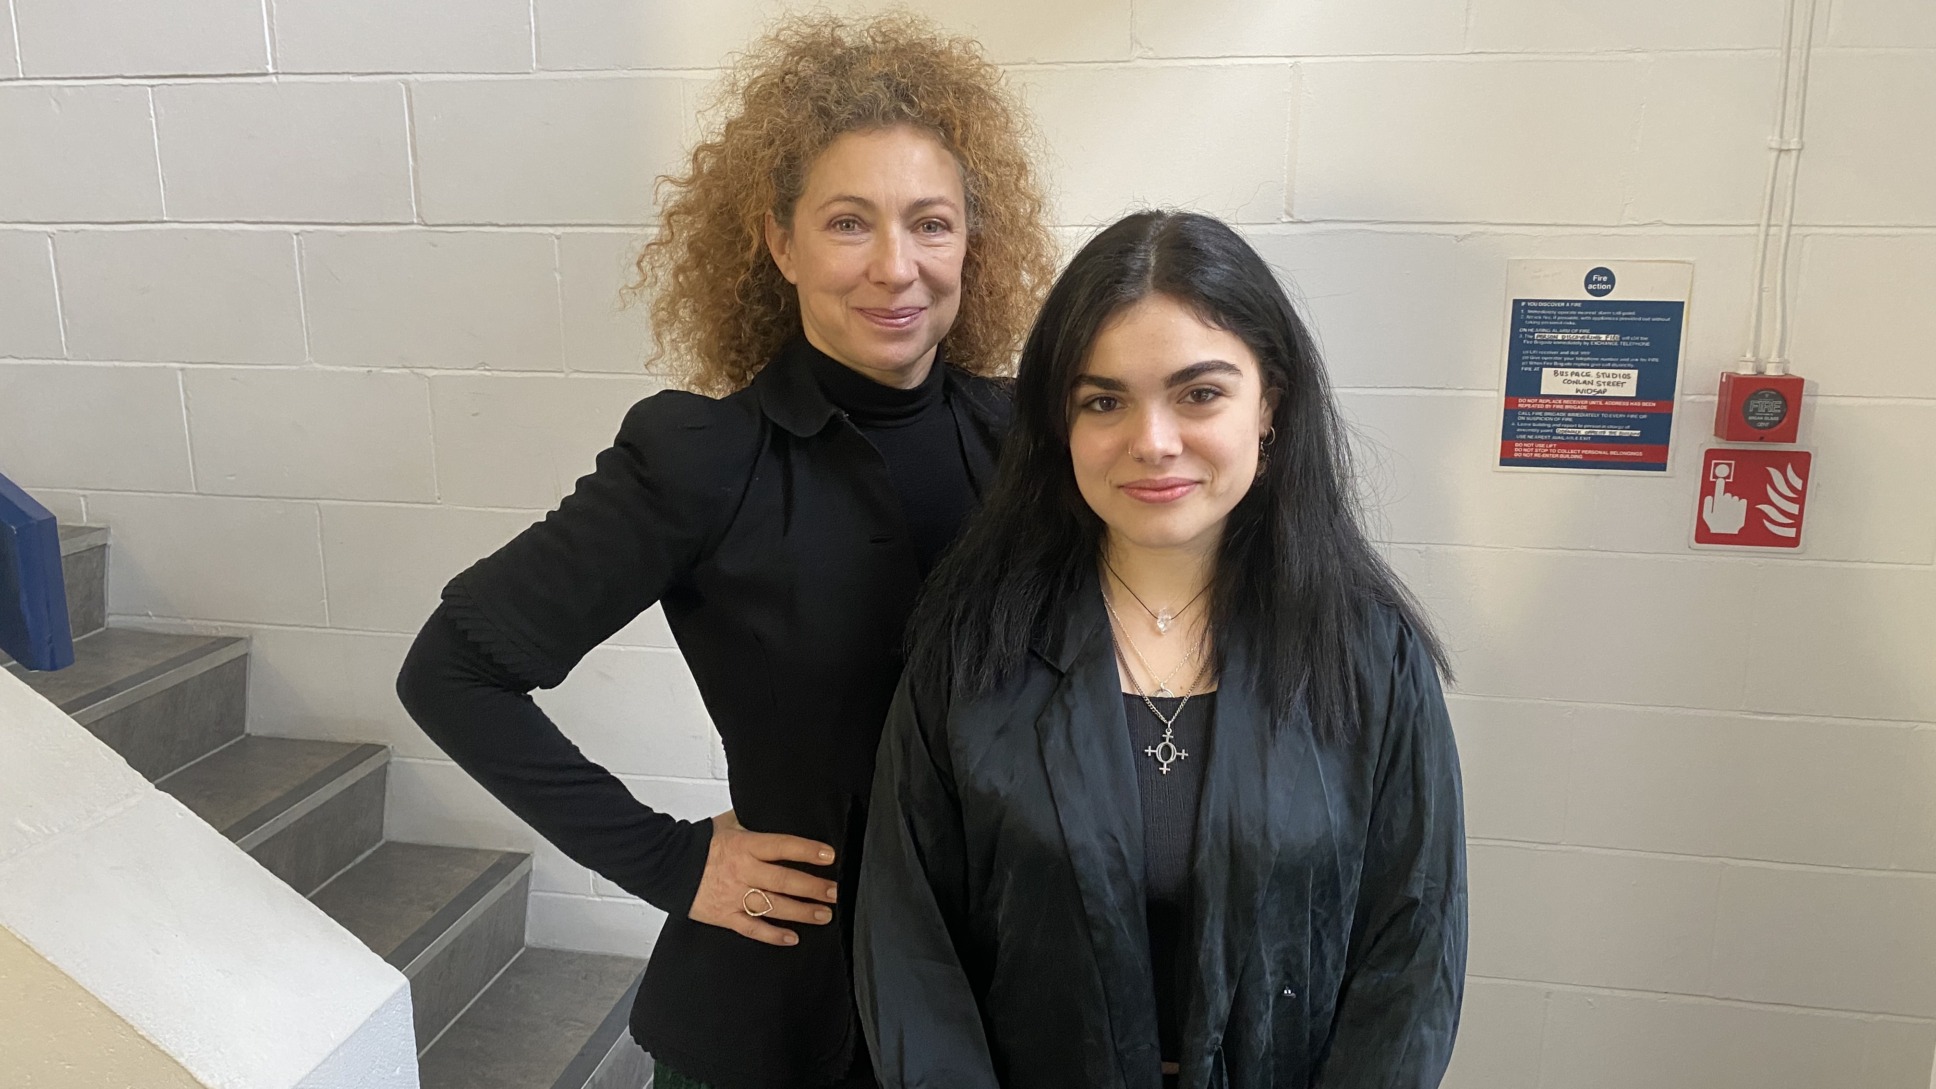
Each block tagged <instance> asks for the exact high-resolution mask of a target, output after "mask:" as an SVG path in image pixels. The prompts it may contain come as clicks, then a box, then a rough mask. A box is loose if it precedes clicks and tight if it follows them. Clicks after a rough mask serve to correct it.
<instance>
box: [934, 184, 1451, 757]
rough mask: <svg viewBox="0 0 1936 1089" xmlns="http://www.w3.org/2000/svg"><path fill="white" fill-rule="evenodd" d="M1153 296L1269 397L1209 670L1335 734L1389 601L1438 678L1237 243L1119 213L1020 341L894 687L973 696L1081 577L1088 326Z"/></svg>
mask: <svg viewBox="0 0 1936 1089" xmlns="http://www.w3.org/2000/svg"><path fill="white" fill-rule="evenodd" d="M1152 295H1163V296H1166V297H1168V298H1171V299H1174V300H1176V301H1178V302H1180V303H1183V304H1184V305H1185V306H1187V307H1189V308H1190V309H1191V310H1192V311H1193V312H1195V314H1196V315H1197V316H1198V317H1199V318H1200V319H1201V320H1203V321H1204V322H1205V323H1207V324H1210V325H1214V326H1216V327H1217V328H1219V329H1222V330H1224V331H1226V332H1229V333H1231V334H1233V335H1235V336H1236V337H1237V338H1238V339H1240V340H1242V341H1243V342H1244V343H1245V344H1246V345H1247V346H1249V348H1250V350H1251V352H1252V353H1253V354H1254V355H1256V357H1257V360H1258V362H1259V363H1260V364H1262V367H1263V382H1264V388H1265V389H1266V390H1267V391H1270V392H1271V393H1272V394H1274V396H1275V399H1276V408H1275V410H1274V412H1273V413H1272V417H1271V425H1272V426H1273V427H1275V428H1276V439H1275V441H1274V442H1273V443H1272V444H1271V446H1270V447H1269V450H1268V454H1269V457H1268V459H1267V463H1266V464H1265V466H1264V467H1263V470H1262V476H1261V477H1260V478H1259V479H1258V481H1257V483H1256V484H1255V485H1254V486H1253V487H1252V488H1251V489H1250V491H1249V492H1248V493H1247V494H1246V495H1245V496H1244V497H1243V498H1242V499H1241V500H1239V501H1238V503H1237V506H1236V508H1235V509H1234V510H1232V511H1231V513H1230V517H1229V520H1228V521H1227V522H1226V523H1225V527H1224V533H1223V538H1222V541H1221V543H1220V545H1219V547H1218V554H1217V562H1216V573H1215V575H1214V581H1213V583H1212V591H1211V594H1210V598H1209V601H1210V605H1209V607H1210V624H1211V628H1210V630H1211V631H1212V632H1214V633H1216V650H1217V657H1218V660H1219V665H1220V666H1221V665H1222V663H1223V662H1224V661H1227V660H1228V655H1229V653H1230V651H1231V650H1232V649H1234V648H1236V647H1241V648H1243V650H1244V651H1245V652H1246V655H1245V656H1246V658H1247V660H1248V661H1249V662H1250V663H1251V664H1252V667H1253V670H1254V675H1253V676H1252V677H1250V678H1248V680H1249V681H1250V682H1251V683H1253V684H1255V685H1256V686H1257V690H1258V693H1259V695H1260V696H1262V698H1263V701H1264V703H1265V705H1266V707H1267V708H1268V709H1269V711H1270V713H1271V716H1272V719H1273V721H1274V722H1276V723H1279V724H1282V723H1286V722H1288V721H1290V719H1291V717H1292V715H1293V714H1294V712H1295V709H1296V707H1297V704H1298V701H1299V700H1300V699H1303V700H1304V701H1305V702H1306V705H1307V708H1308V710H1309V712H1310V714H1311V719H1312V722H1313V724H1314V726H1315V727H1316V729H1317V730H1318V732H1319V734H1320V735H1321V736H1325V737H1328V738H1331V739H1333V740H1348V739H1349V738H1350V737H1351V736H1352V734H1353V733H1354V729H1355V725H1356V722H1357V712H1358V700H1357V689H1356V685H1355V684H1354V665H1355V663H1354V662H1353V649H1352V648H1353V647H1354V646H1358V645H1360V644H1361V637H1362V635H1363V633H1364V631H1365V629H1366V627H1367V625H1369V624H1371V623H1373V617H1372V610H1373V609H1375V608H1376V607H1378V606H1384V607H1387V608H1390V609H1394V610H1396V611H1397V612H1398V614H1399V615H1400V617H1401V618H1402V619H1403V620H1404V621H1405V622H1407V623H1409V624H1410V625H1411V626H1412V628H1413V629H1414V630H1415V631H1416V632H1417V633H1418V635H1419V637H1420V638H1421V639H1422V640H1423V643H1424V647H1425V649H1426V650H1427V652H1428V653H1429V654H1430V655H1431V657H1432V661H1433V663H1434V664H1435V665H1437V666H1438V667H1439V669H1440V670H1441V671H1442V672H1443V671H1445V669H1446V661H1445V655H1444V651H1443V649H1442V648H1441V646H1440V644H1439V642H1438V640H1437V639H1436V637H1434V636H1433V634H1432V632H1431V629H1430V628H1429V626H1428V625H1427V624H1426V623H1425V621H1424V619H1423V617H1422V616H1421V615H1420V613H1419V610H1418V608H1417V606H1416V605H1415V603H1414V602H1413V601H1412V599H1411V596H1410V594H1409V593H1407V592H1406V590H1405V588H1404V586H1402V585H1401V584H1400V583H1399V581H1398V578H1397V576H1396V575H1394V574H1393V573H1392V570H1391V568H1390V567H1388V566H1387V565H1386V564H1385V561H1384V560H1383V559H1382V558H1381V557H1380V556H1379V555H1378V553H1377V552H1376V551H1374V550H1373V549H1372V547H1371V545H1370V543H1369V542H1368V541H1367V540H1366V539H1365V535H1364V532H1363V530H1362V529H1361V528H1360V526H1359V523H1358V516H1357V510H1356V505H1355V502H1354V496H1353V489H1352V484H1351V479H1350V475H1349V467H1348V466H1349V447H1348V444H1347V440H1346V433H1345V429H1344V425H1343V423H1342V421H1341V420H1340V418H1339V415H1338V411H1337V407H1336V406H1335V405H1334V404H1333V403H1332V400H1331V392H1330V388H1329V384H1328V383H1327V382H1326V380H1325V375H1324V367H1323V364H1322V363H1321V361H1320V360H1319V358H1318V352H1317V348H1316V346H1315V345H1314V343H1313V342H1312V340H1311V335H1310V333H1309V332H1308V331H1307V330H1306V329H1305V327H1304V323H1303V322H1302V321H1301V320H1299V318H1298V316H1297V311H1296V310H1295V309H1294V308H1293V307H1292V305H1291V301H1290V299H1289V298H1288V297H1287V296H1286V295H1285V294H1284V289H1283V287H1282V286H1280V285H1279V284H1278V282H1277V278H1276V277H1275V276H1274V275H1273V274H1272V273H1271V269H1270V266H1269V265H1267V264H1266V263H1265V262H1264V259H1263V258H1262V257H1259V256H1258V254H1257V251H1256V250H1254V249H1252V248H1251V247H1250V244H1249V243H1247V242H1245V241H1244V240H1243V239H1242V238H1241V237H1239V236H1238V235H1237V233H1236V232H1235V231H1233V230H1231V229H1230V228H1229V227H1228V226H1226V225H1225V224H1224V223H1223V222H1222V221H1220V220H1217V219H1213V218H1211V217H1209V216H1204V215H1197V214H1193V213H1188V212H1165V211H1148V212H1138V213H1136V214H1134V215H1130V216H1128V217H1126V218H1124V219H1121V220H1118V221H1117V222H1116V223H1114V224H1112V225H1110V226H1109V227H1108V228H1106V229H1105V230H1103V231H1102V233H1100V234H1098V235H1097V236H1096V237H1095V238H1093V239H1091V240H1090V242H1089V243H1088V244H1087V245H1085V246H1084V247H1083V248H1082V250H1081V252H1079V253H1077V254H1076V256H1075V259H1074V260H1073V261H1071V262H1070V263H1069V267H1068V269H1067V270H1065V271H1064V272H1063V273H1062V275H1061V277H1060V278H1059V279H1057V281H1056V283H1055V286H1054V287H1053V288H1052V289H1051V290H1050V291H1049V296H1048V299H1047V301H1046V302H1045V303H1044V304H1043V307H1042V312H1041V314H1040V315H1039V316H1038V317H1037V318H1036V321H1035V326H1034V328H1033V329H1032V330H1031V331H1030V333H1029V337H1028V341H1027V343H1026V344H1025V345H1024V346H1023V348H1022V359H1021V367H1020V371H1019V374H1018V375H1017V378H1016V389H1015V420H1014V424H1013V426H1012V427H1011V429H1010V432H1009V435H1008V438H1007V440H1006V442H1005V443H1004V445H1003V447H1002V455H1001V465H1000V468H999V469H998V470H997V472H996V476H995V482H994V485H993V487H992V488H991V490H990V491H989V494H988V496H987V498H986V499H985V501H984V502H983V505H982V508H981V510H980V512H979V513H978V514H976V516H975V517H974V518H973V519H972V520H971V521H970V523H969V525H968V527H967V529H966V530H965V531H964V532H963V534H962V536H961V539H960V540H959V541H958V542H957V543H956V545H955V547H954V548H953V549H952V550H951V551H950V552H949V554H948V555H947V557H946V558H945V559H943V561H942V562H941V564H940V565H939V567H937V568H936V570H935V572H934V575H933V577H932V578H931V579H930V580H929V582H928V585H927V588H926V590H925V591H924V592H923V594H922V598H921V601H920V603H919V605H918V606H917V607H916V609H915V613H914V618H913V621H912V624H911V628H910V638H911V647H910V652H909V661H908V668H909V670H910V672H911V675H912V678H913V680H914V682H915V683H917V684H925V685H931V686H937V687H938V688H939V689H940V690H945V691H950V692H952V693H954V694H955V695H956V697H957V698H960V697H969V698H972V697H974V696H976V695H980V694H984V693H986V692H988V691H989V690H991V689H992V688H994V687H995V686H996V685H997V684H999V683H1000V681H1001V680H1002V678H1003V677H1005V676H1006V675H1008V673H1009V671H1010V670H1011V669H1013V668H1014V667H1015V666H1016V665H1017V664H1018V663H1019V662H1020V661H1021V659H1022V657H1023V655H1025V654H1027V653H1028V647H1029V645H1030V644H1031V642H1032V641H1034V640H1036V639H1039V638H1040V637H1042V636H1043V635H1044V634H1045V633H1046V632H1047V630H1048V629H1049V626H1050V625H1051V624H1053V623H1055V622H1056V621H1057V620H1058V619H1059V618H1060V617H1061V616H1062V615H1063V614H1064V612H1065V610H1066V609H1067V607H1068V602H1069V601H1070V600H1071V595H1072V594H1074V593H1076V592H1078V591H1079V590H1080V589H1081V588H1082V587H1083V585H1084V583H1085V581H1088V582H1094V581H1095V579H1096V578H1097V564H1098V562H1099V557H1100V556H1101V550H1102V546H1103V540H1104V530H1105V527H1104V525H1103V523H1102V520H1101V519H1099V518H1098V517H1096V515H1095V513H1094V512H1093V511H1092V510H1090V508H1089V506H1088V504H1087V503H1086V502H1084V501H1083V499H1082V496H1081V494H1080V493H1079V492H1078V491H1077V489H1076V481H1075V474H1074V470H1073V467H1072V465H1071V461H1070V455H1069V425H1070V403H1071V397H1072V394H1073V391H1074V388H1075V382H1076V379H1077V377H1078V376H1079V375H1080V374H1081V373H1082V370H1083V366H1084V363H1085V362H1086V361H1087V359H1088V356H1089V352H1090V350H1091V348H1092V347H1093V346H1094V344H1095V342H1096V338H1097V336H1098V335H1099V334H1100V333H1101V332H1102V330H1103V328H1104V326H1105V325H1106V324H1108V322H1109V320H1110V319H1111V318H1113V317H1114V316H1116V315H1117V314H1119V313H1121V312H1122V310H1123V309H1124V308H1126V307H1128V306H1130V305H1132V304H1134V303H1137V302H1139V301H1141V300H1143V299H1146V298H1148V297H1150V296H1152ZM931 690H934V689H931Z"/></svg>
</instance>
